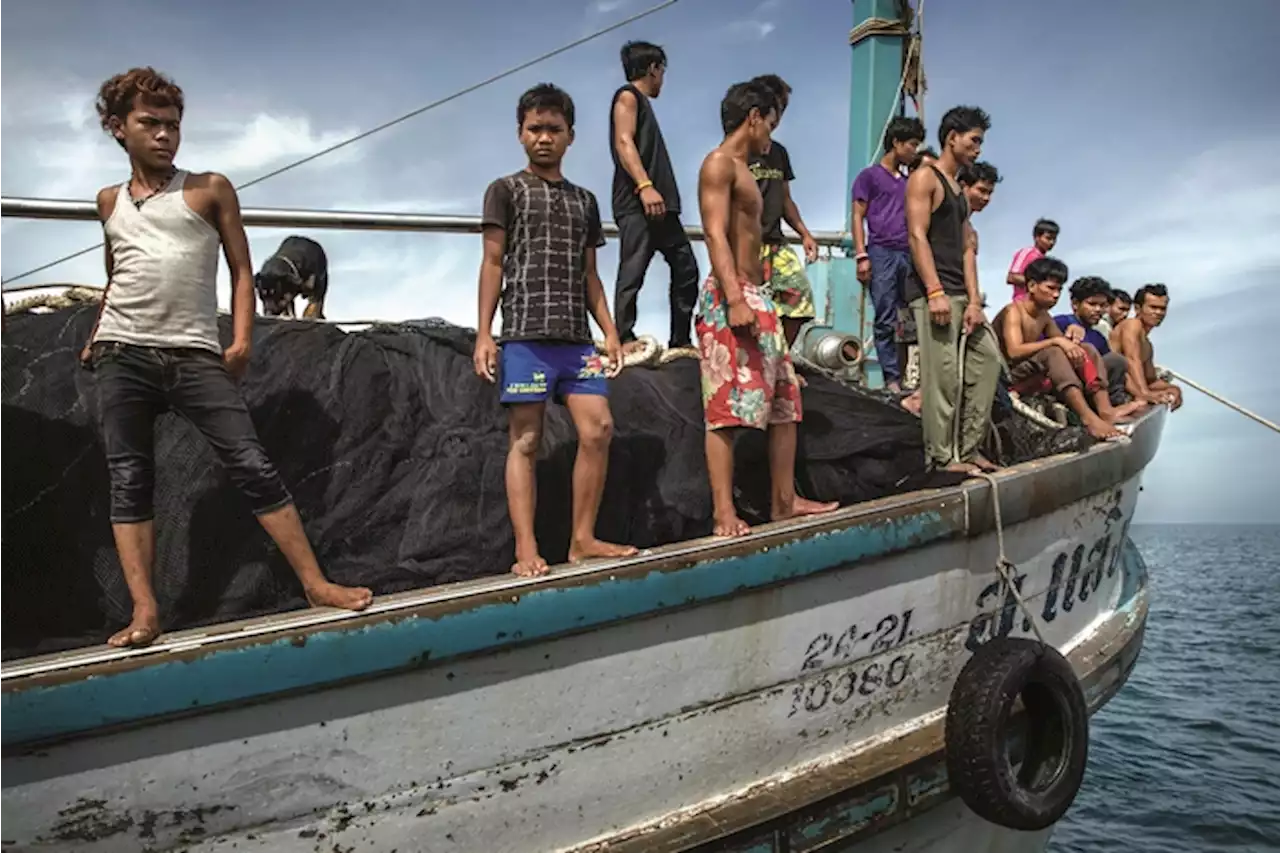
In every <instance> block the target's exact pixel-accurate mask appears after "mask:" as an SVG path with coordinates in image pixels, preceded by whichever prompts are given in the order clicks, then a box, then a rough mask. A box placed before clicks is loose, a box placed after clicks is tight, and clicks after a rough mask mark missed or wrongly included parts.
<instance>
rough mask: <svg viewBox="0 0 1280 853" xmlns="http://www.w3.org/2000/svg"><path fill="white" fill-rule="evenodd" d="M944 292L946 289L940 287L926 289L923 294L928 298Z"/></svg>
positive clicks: (941, 294)
mask: <svg viewBox="0 0 1280 853" xmlns="http://www.w3.org/2000/svg"><path fill="white" fill-rule="evenodd" d="M945 294H946V291H945V290H943V289H942V288H941V287H938V288H934V289H933V290H926V291H925V293H924V295H925V296H926V297H928V298H929V299H932V298H933V297H935V296H943V295H945Z"/></svg>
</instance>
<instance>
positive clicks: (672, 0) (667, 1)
mask: <svg viewBox="0 0 1280 853" xmlns="http://www.w3.org/2000/svg"><path fill="white" fill-rule="evenodd" d="M677 2H679V0H663V2H661V3H658V4H657V5H655V6H650V7H649V8H648V9H645V10H644V11H643V12H637V13H636V14H634V15H632V16H631V17H629V18H624V19H623V20H621V21H618V22H617V23H615V24H610V25H609V26H607V27H605V28H604V29H600V30H596V31H595V32H593V33H591V34H589V35H585V36H583V37H582V38H579V39H576V40H574V41H571V42H569V43H568V44H566V45H563V46H561V47H558V48H556V49H555V50H551V51H548V52H546V53H544V54H542V55H541V56H537V57H535V58H533V59H529V60H526V61H525V62H522V63H520V64H519V65H515V66H512V67H511V68H508V69H507V70H506V71H503V72H501V73H499V74H494V75H493V76H492V77H488V78H486V79H484V80H481V81H480V82H479V83H472V84H471V85H470V86H467V87H466V88H464V89H459V90H458V91H456V92H454V93H453V94H451V95H446V96H445V97H443V98H439V99H437V100H435V101H432V102H431V103H429V104H426V105H425V106H421V107H418V108H417V109H414V110H410V111H409V112H407V113H404V114H403V115H401V116H398V117H396V118H393V119H391V120H390V121H387V122H383V123H382V124H380V125H378V126H377V127H374V128H371V129H370V130H366V131H364V132H363V133H357V134H356V135H355V136H352V137H351V138H349V139H344V140H343V141H341V142H338V143H336V144H334V145H330V146H329V147H328V148H324V149H321V150H320V151H317V152H315V153H314V154H308V155H307V156H306V157H303V158H302V159H300V160H295V161H293V162H292V163H287V164H286V165H284V166H281V167H280V168H278V169H275V170H273V171H270V172H267V173H266V174H265V175H260V176H258V177H256V178H254V179H253V180H251V181H248V182H247V183H243V184H240V185H239V186H237V187H236V189H237V190H244V189H248V188H249V187H251V186H254V185H255V184H260V183H262V182H263V181H265V180H268V179H270V178H274V177H275V176H276V175H281V174H284V173H285V172H288V171H290V170H291V169H296V168H297V167H299V166H302V165H304V164H306V163H310V162H311V161H312V160H318V159H319V158H321V157H324V156H325V155H326V154H332V153H333V152H334V151H337V150H338V149H340V148H345V147H347V146H348V145H351V144H353V143H356V142H359V141H360V140H362V139H367V138H368V137H370V136H373V135H374V134H375V133H379V132H381V131H384V130H386V129H387V128H390V127H394V126H395V125H397V124H400V123H401V122H403V121H408V120H409V119H411V118H414V117H415V116H420V115H422V114H423V113H425V112H428V111H430V110H434V109H435V108H436V107H440V106H444V105H445V104H447V103H449V102H450V101H455V100H457V99H458V98H461V97H462V96H464V95H469V94H471V93H472V92H474V91H476V90H477V89H482V88H484V87H485V86H488V85H489V84H490V83H496V82H498V81H499V80H502V79H504V78H507V77H510V76H511V75H513V74H517V73H519V72H521V71H524V70H525V69H526V68H531V67H533V66H534V65H537V64H538V63H540V62H544V61H546V60H548V59H551V58H552V57H554V56H559V55H560V54H562V53H565V52H567V51H570V50H573V49H574V48H575V47H579V46H581V45H584V44H586V43H587V42H589V41H594V40H595V39H598V38H599V37H600V36H603V35H607V34H608V33H611V32H613V31H614V30H617V29H621V28H622V27H625V26H626V25H627V24H631V23H634V22H635V21H638V20H640V19H641V18H647V17H648V16H650V15H652V14H654V13H655V12H660V11H662V10H663V9H666V8H667V7H668V6H674V5H675V4H676V3H677ZM101 245H102V244H101V243H97V244H95V245H93V246H89V247H88V248H85V249H81V250H80V251H78V252H72V253H71V254H69V255H64V256H63V257H61V258H58V259H57V260H55V261H50V262H49V263H47V264H41V265H40V266H38V267H34V268H32V269H29V270H27V271H26V272H24V273H20V274H19V275H15V276H11V277H9V278H6V279H3V280H0V284H9V283H10V282H14V281H18V280H20V279H24V278H26V277H27V276H29V275H35V274H36V273H38V272H41V271H43V270H47V269H49V268H50V267H55V266H57V265H58V264H61V263H64V262H66V261H69V260H72V259H73V258H78V257H80V256H81V255H84V254H87V253H89V252H92V251H93V250H94V249H97V248H99V247H100V246H101Z"/></svg>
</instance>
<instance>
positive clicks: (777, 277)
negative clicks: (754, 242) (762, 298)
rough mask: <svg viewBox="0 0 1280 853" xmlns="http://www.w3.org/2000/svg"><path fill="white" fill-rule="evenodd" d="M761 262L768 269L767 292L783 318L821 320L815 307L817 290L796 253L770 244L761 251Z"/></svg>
mask: <svg viewBox="0 0 1280 853" xmlns="http://www.w3.org/2000/svg"><path fill="white" fill-rule="evenodd" d="M760 260H761V262H762V265H763V267H764V286H765V290H766V291H767V292H768V294H769V298H770V299H772V300H773V305H774V307H775V308H777V309H778V316H779V317H793V318H795V319H797V320H812V319H813V318H814V317H815V316H817V313H818V312H817V310H816V309H815V308H814V307H813V287H812V286H811V285H810V284H809V277H808V276H807V275H806V274H805V271H804V264H802V263H801V262H800V256H799V255H797V254H796V250H795V249H793V248H791V247H790V246H787V245H782V246H770V245H769V244H767V243H766V244H765V245H763V246H761V247H760Z"/></svg>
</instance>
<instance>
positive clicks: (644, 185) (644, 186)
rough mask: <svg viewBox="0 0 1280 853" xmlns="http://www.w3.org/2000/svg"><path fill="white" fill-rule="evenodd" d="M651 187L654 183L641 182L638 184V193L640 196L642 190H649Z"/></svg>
mask: <svg viewBox="0 0 1280 853" xmlns="http://www.w3.org/2000/svg"><path fill="white" fill-rule="evenodd" d="M651 186H653V181H641V182H640V183H638V184H636V193H637V194H638V193H639V192H640V191H641V190H647V189H648V188H649V187H651Z"/></svg>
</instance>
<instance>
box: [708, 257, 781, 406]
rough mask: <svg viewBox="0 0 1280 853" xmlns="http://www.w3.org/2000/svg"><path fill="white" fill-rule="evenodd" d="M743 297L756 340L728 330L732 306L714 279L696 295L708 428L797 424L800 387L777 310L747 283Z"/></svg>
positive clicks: (763, 294) (758, 289)
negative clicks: (751, 316)
mask: <svg viewBox="0 0 1280 853" xmlns="http://www.w3.org/2000/svg"><path fill="white" fill-rule="evenodd" d="M742 294H743V297H744V298H745V299H746V302H747V306H748V307H749V308H751V310H752V311H754V312H755V315H756V323H757V325H758V326H759V332H758V333H756V334H755V335H752V334H751V333H750V332H749V331H741V332H739V331H735V330H734V329H733V327H731V326H730V325H729V306H728V304H727V303H726V302H725V300H724V292H723V291H722V290H721V289H720V285H719V283H718V282H717V281H716V280H715V278H713V277H708V278H707V280H706V282H704V283H703V285H702V292H701V293H700V294H699V296H698V320H697V323H696V324H695V331H696V333H697V335H698V349H699V351H700V352H699V363H700V364H701V366H702V408H703V410H704V411H705V412H706V420H707V429H709V430H712V429H724V428H726V427H751V428H752V429H768V428H769V426H770V425H771V424H792V423H799V422H800V420H801V418H802V416H803V412H802V408H801V404H800V383H799V381H798V380H797V379H796V371H795V367H794V366H793V365H792V364H791V354H790V352H789V351H788V349H787V339H786V337H785V336H784V335H783V333H782V325H781V323H780V322H779V321H778V314H777V311H776V309H775V308H774V305H773V302H772V301H771V300H770V299H769V297H768V296H767V295H766V294H765V293H764V292H763V291H762V290H761V289H760V288H758V287H756V286H755V285H752V284H746V283H744V284H743V285H742Z"/></svg>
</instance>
